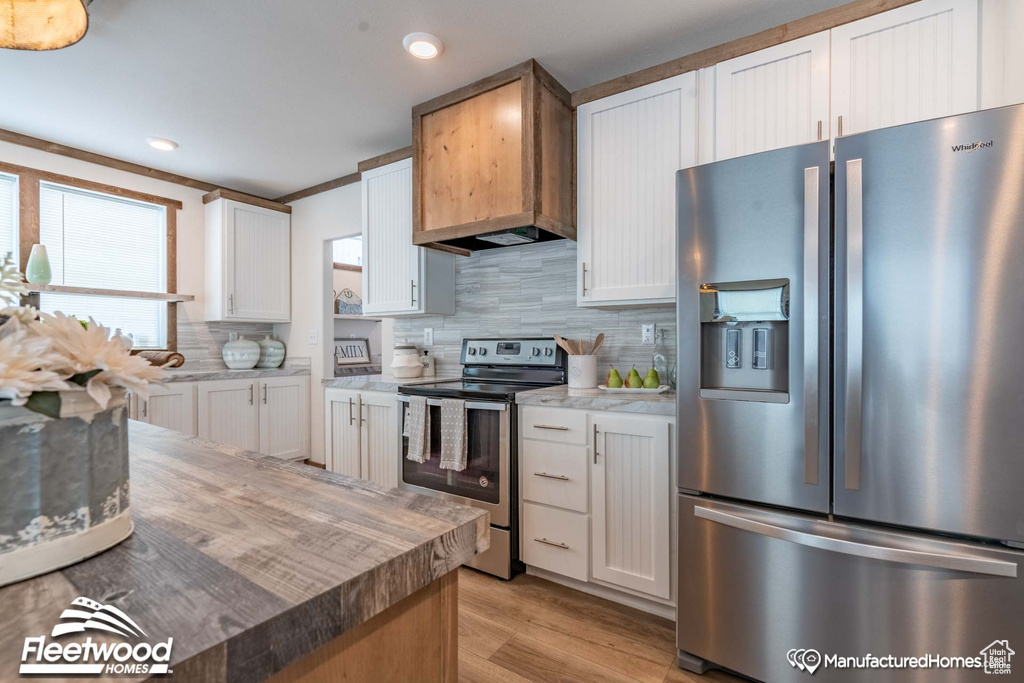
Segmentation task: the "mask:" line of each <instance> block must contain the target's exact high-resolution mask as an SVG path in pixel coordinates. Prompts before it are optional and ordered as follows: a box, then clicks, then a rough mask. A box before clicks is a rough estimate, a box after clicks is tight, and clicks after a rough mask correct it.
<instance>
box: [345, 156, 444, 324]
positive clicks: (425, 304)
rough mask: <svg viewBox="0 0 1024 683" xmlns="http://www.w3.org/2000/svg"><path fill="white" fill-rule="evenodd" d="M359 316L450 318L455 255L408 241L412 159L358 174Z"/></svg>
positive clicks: (410, 228) (410, 226)
mask: <svg viewBox="0 0 1024 683" xmlns="http://www.w3.org/2000/svg"><path fill="white" fill-rule="evenodd" d="M361 185H362V194H363V313H366V314H372V315H387V316H392V315H452V314H454V313H455V256H454V255H452V254H447V253H444V252H440V251H437V250H435V249H427V248H424V247H416V246H413V243H412V159H403V160H401V161H396V162H395V163H393V164H388V165H386V166H380V167H379V168H375V169H371V170H369V171H366V172H364V173H363V174H362V182H361Z"/></svg>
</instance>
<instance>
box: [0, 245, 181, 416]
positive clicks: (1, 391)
mask: <svg viewBox="0 0 1024 683" xmlns="http://www.w3.org/2000/svg"><path fill="white" fill-rule="evenodd" d="M25 293H27V290H26V288H25V286H24V283H23V281H22V279H21V274H20V273H19V272H18V269H17V267H15V265H14V262H13V259H12V258H11V256H10V254H8V255H7V256H5V257H4V259H3V261H2V262H0V400H9V401H10V402H11V403H12V404H13V405H16V406H25V407H26V408H28V409H30V410H34V411H36V412H38V413H42V414H43V415H48V416H50V417H54V418H56V417H60V393H59V392H62V391H84V392H85V393H86V394H87V395H88V396H89V397H90V398H91V399H92V401H93V402H95V404H96V412H100V411H102V410H106V408H107V405H108V404H109V403H110V397H111V393H110V389H111V387H123V388H125V389H130V390H131V391H134V392H136V393H138V394H141V395H143V396H147V395H148V391H147V385H148V384H149V383H150V382H155V381H159V380H162V379H165V378H166V377H167V376H168V375H167V373H166V372H164V371H163V370H161V369H160V368H158V367H156V366H155V365H151V364H150V363H149V361H147V360H146V359H144V358H142V357H141V356H133V355H131V353H130V351H129V349H128V347H127V346H126V345H125V344H124V342H122V341H121V339H120V338H119V337H117V336H112V335H111V331H110V329H109V328H107V327H103V326H102V325H100V324H98V323H97V322H96V321H95V320H93V319H92V318H89V321H88V323H86V322H82V321H80V320H78V319H77V318H74V317H71V316H67V315H64V314H63V313H59V312H58V313H56V314H54V315H48V314H46V313H41V312H39V311H38V310H36V309H35V308H32V307H31V306H18V301H19V299H20V297H21V295H23V294H25Z"/></svg>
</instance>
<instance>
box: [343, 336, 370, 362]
mask: <svg viewBox="0 0 1024 683" xmlns="http://www.w3.org/2000/svg"><path fill="white" fill-rule="evenodd" d="M369 362H370V340H369V339H335V340H334V363H335V365H366V364H367V363H369Z"/></svg>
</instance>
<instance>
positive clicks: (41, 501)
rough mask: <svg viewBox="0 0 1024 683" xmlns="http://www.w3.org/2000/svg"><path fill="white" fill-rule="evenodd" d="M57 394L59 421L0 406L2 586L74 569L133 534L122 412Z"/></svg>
mask: <svg viewBox="0 0 1024 683" xmlns="http://www.w3.org/2000/svg"><path fill="white" fill-rule="evenodd" d="M112 392H113V397H112V398H111V401H110V405H109V406H108V407H107V409H106V410H104V411H102V412H99V413H95V414H92V410H91V409H95V407H96V405H95V404H94V403H93V402H92V400H91V399H90V398H89V397H88V396H87V395H86V394H85V392H84V391H83V392H61V418H60V419H53V418H50V417H46V416H44V415H40V414H39V413H35V412H32V411H30V410H28V409H26V408H23V407H15V406H12V405H11V404H10V402H9V401H0V466H2V471H0V586H3V585H6V584H8V583H13V582H15V581H21V580H22V579H27V578H29V577H32V576H37V575H39V574H44V573H46V572H49V571H53V570H54V569H58V568H60V567H64V566H67V565H69V564H74V563H75V562H78V561H80V560H83V559H85V558H87V557H90V556H92V555H95V554H97V553H99V552H102V551H104V550H106V549H107V548H110V547H111V546H114V545H116V544H118V543H120V542H121V541H123V540H124V539H126V538H128V536H130V535H131V533H132V518H131V510H130V509H129V495H128V411H127V410H126V405H125V395H124V390H123V389H113V390H112Z"/></svg>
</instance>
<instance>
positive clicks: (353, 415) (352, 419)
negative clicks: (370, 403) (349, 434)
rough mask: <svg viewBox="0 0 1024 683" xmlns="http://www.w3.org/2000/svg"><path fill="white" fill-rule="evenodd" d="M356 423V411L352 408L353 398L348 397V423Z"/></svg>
mask: <svg viewBox="0 0 1024 683" xmlns="http://www.w3.org/2000/svg"><path fill="white" fill-rule="evenodd" d="M355 421H356V411H355V410H353V408H352V397H351V396H349V397H348V423H349V424H350V425H351V424H354V423H355Z"/></svg>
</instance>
